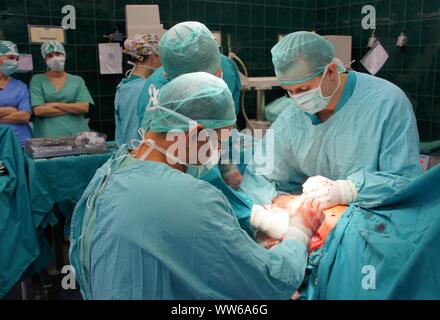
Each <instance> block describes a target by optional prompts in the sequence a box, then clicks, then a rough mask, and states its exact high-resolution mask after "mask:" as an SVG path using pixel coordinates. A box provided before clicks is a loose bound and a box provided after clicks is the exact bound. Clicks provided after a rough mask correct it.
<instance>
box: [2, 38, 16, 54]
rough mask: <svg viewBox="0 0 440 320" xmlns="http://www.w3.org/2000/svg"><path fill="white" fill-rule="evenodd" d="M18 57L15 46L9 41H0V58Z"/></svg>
mask: <svg viewBox="0 0 440 320" xmlns="http://www.w3.org/2000/svg"><path fill="white" fill-rule="evenodd" d="M6 55H11V56H18V55H19V54H18V49H17V45H16V44H15V43H13V42H11V41H6V40H1V41H0V56H6Z"/></svg>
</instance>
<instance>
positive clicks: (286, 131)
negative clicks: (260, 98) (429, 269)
mask: <svg viewBox="0 0 440 320" xmlns="http://www.w3.org/2000/svg"><path fill="white" fill-rule="evenodd" d="M348 78H349V79H348V82H347V85H346V87H345V88H344V92H343V97H342V98H341V100H344V101H343V103H340V104H339V105H338V107H337V110H336V112H335V113H334V114H333V115H332V116H331V117H330V118H329V119H328V120H327V121H326V122H324V123H321V122H320V121H319V119H318V118H317V117H316V116H310V115H308V114H306V113H305V112H303V111H302V110H300V109H299V108H297V107H296V106H294V105H293V102H292V105H291V106H290V107H288V108H286V110H285V111H284V112H283V113H282V114H281V115H280V116H279V117H278V119H277V120H276V121H275V123H274V124H273V126H272V128H271V129H273V130H274V137H275V138H274V143H271V141H270V140H268V139H264V140H263V141H262V142H261V143H260V145H259V146H258V147H257V148H256V150H255V155H256V156H255V157H256V158H255V164H251V165H249V166H248V167H247V171H246V172H245V175H244V178H243V182H242V184H241V191H243V192H245V193H247V194H248V195H249V196H251V198H252V199H253V200H254V201H255V202H256V203H258V204H266V203H270V202H271V200H272V199H273V198H274V197H276V196H277V192H278V191H284V192H289V193H290V192H301V190H302V188H301V186H302V184H303V183H304V182H305V181H306V180H307V179H308V178H309V177H313V176H318V175H320V176H324V177H327V178H329V179H332V180H339V179H349V180H351V181H353V183H354V184H355V186H356V188H357V190H358V197H357V199H356V201H355V202H356V204H358V205H360V206H361V207H363V208H371V207H377V206H379V205H381V204H382V203H384V202H385V201H386V200H387V199H388V198H390V197H391V196H393V195H394V194H395V193H396V192H398V191H399V190H401V189H402V188H403V187H405V186H406V185H407V184H408V182H409V181H411V180H412V179H413V178H414V177H417V176H418V175H420V174H421V173H422V169H421V166H420V155H419V136H418V131H417V125H416V120H415V117H414V113H413V110H412V106H411V103H410V101H409V100H408V98H407V97H406V96H405V94H404V93H403V92H402V90H400V89H399V88H398V87H396V86H395V85H393V84H392V83H390V82H388V81H386V80H383V79H380V78H376V77H373V76H370V75H367V74H363V73H359V72H350V74H349V77H348ZM344 96H345V97H344ZM272 156H273V162H272V163H271V161H270V160H271V159H272ZM259 157H260V158H259Z"/></svg>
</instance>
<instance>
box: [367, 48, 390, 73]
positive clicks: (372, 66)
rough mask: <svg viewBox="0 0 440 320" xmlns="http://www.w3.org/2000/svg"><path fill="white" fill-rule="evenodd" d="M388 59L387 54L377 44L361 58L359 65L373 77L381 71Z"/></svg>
mask: <svg viewBox="0 0 440 320" xmlns="http://www.w3.org/2000/svg"><path fill="white" fill-rule="evenodd" d="M388 58H389V55H388V52H387V51H386V50H385V48H384V47H382V45H381V44H380V42H377V43H376V44H375V45H374V47H373V48H371V50H370V51H368V53H367V54H366V55H365V57H363V58H362V60H361V63H362V65H363V66H364V67H365V69H367V70H368V72H369V73H371V74H372V75H373V76H374V75H375V74H376V73H378V72H379V70H380V69H382V67H383V65H384V64H385V62H387V60H388Z"/></svg>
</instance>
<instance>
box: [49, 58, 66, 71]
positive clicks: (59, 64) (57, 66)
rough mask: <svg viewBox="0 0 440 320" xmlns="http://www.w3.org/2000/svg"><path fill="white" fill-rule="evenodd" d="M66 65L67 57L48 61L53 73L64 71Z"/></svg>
mask: <svg viewBox="0 0 440 320" xmlns="http://www.w3.org/2000/svg"><path fill="white" fill-rule="evenodd" d="M65 63H66V57H62V56H59V57H52V58H50V59H49V60H47V66H48V67H49V68H50V69H51V70H53V71H58V72H61V71H64V65H65Z"/></svg>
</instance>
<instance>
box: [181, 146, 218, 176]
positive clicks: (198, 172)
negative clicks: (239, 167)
mask: <svg viewBox="0 0 440 320" xmlns="http://www.w3.org/2000/svg"><path fill="white" fill-rule="evenodd" d="M208 143H209V149H210V156H209V159H207V162H206V163H204V164H201V165H191V164H186V167H187V168H188V170H187V172H186V173H188V174H190V175H192V176H193V177H194V178H196V179H200V178H203V177H204V176H205V175H207V174H208V173H209V172H210V171H211V170H212V169H214V167H215V166H216V165H217V164H218V163H219V161H220V157H221V151H219V150H217V149H216V148H214V146H213V144H212V143H211V142H210V141H209V142H208Z"/></svg>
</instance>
